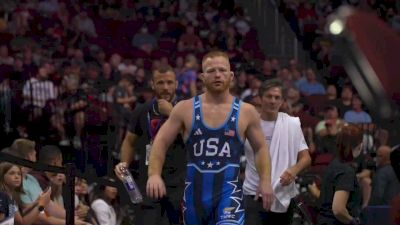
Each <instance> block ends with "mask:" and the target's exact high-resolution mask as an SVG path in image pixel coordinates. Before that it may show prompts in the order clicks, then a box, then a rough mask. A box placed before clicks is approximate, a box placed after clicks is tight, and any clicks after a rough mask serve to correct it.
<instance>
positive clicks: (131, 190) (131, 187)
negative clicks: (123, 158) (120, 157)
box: [123, 169, 143, 204]
mask: <svg viewBox="0 0 400 225" xmlns="http://www.w3.org/2000/svg"><path fill="white" fill-rule="evenodd" d="M123 182H124V186H125V189H126V191H127V192H128V194H129V197H130V198H131V202H132V203H133V204H138V203H141V202H142V201H143V196H142V194H141V193H140V190H139V188H138V186H137V184H136V182H135V180H134V179H133V177H132V174H131V172H129V170H128V169H124V170H123Z"/></svg>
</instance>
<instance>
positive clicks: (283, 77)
mask: <svg viewBox="0 0 400 225" xmlns="http://www.w3.org/2000/svg"><path fill="white" fill-rule="evenodd" d="M278 78H279V80H280V81H281V82H282V84H283V90H284V91H285V92H286V90H287V89H289V88H290V87H294V86H295V83H294V82H293V77H292V74H291V73H290V70H289V69H288V68H283V69H281V70H280V71H279V73H278Z"/></svg>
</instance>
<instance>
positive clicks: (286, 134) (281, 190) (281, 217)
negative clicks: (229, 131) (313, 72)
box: [243, 79, 311, 225]
mask: <svg viewBox="0 0 400 225" xmlns="http://www.w3.org/2000/svg"><path fill="white" fill-rule="evenodd" d="M259 95H260V97H261V103H262V104H261V121H260V123H261V127H262V129H263V132H264V134H265V138H266V140H267V142H268V145H269V147H270V155H271V183H272V187H273V191H274V193H273V194H274V197H275V199H274V202H273V204H272V206H271V211H269V212H267V211H265V210H264V209H263V207H262V202H260V201H256V200H255V199H256V198H255V197H256V196H255V195H256V193H257V187H258V182H259V176H258V174H257V172H256V168H255V163H254V152H253V150H252V149H251V147H250V145H249V144H248V142H246V144H245V154H246V159H247V165H246V171H245V181H244V184H243V192H244V199H245V200H244V202H245V210H246V224H248V225H249V224H250V225H252V224H257V225H259V224H263V225H265V224H280V225H286V224H289V223H290V219H291V218H292V215H290V214H291V213H290V211H288V208H289V204H290V201H291V199H292V198H293V197H295V196H296V195H297V193H298V190H297V189H296V186H295V183H294V181H295V177H296V175H297V174H298V173H300V172H301V171H302V170H304V169H305V168H306V167H308V166H309V165H310V164H311V158H310V155H309V153H308V146H307V144H306V141H305V139H304V135H303V132H302V130H301V125H300V120H299V118H297V117H291V116H289V115H288V114H286V113H281V112H279V108H280V107H281V105H282V103H283V101H284V99H283V86H282V83H281V82H280V81H279V80H276V79H272V80H268V81H266V82H264V83H263V84H262V86H261V88H260V90H259Z"/></svg>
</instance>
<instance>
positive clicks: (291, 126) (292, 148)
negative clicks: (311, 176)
mask: <svg viewBox="0 0 400 225" xmlns="http://www.w3.org/2000/svg"><path fill="white" fill-rule="evenodd" d="M299 132H301V133H299ZM302 138H303V139H304V137H303V134H302V131H301V128H300V120H299V118H298V117H291V116H289V115H288V114H286V113H279V114H278V118H277V120H276V124H275V129H274V132H273V134H272V140H271V145H270V148H269V151H270V155H271V162H272V165H271V182H272V189H273V192H274V195H275V201H274V202H273V204H272V206H271V211H273V212H286V211H287V208H288V207H289V204H290V200H291V198H293V197H295V196H296V195H297V194H298V190H297V188H296V185H295V183H294V182H293V183H291V184H290V185H287V186H282V185H281V184H280V176H281V175H282V174H283V172H285V170H287V169H288V168H290V167H292V166H293V165H295V164H296V163H297V155H298V152H299V151H301V150H303V149H299V147H300V146H301V145H300V144H301V143H300V142H301V140H302Z"/></svg>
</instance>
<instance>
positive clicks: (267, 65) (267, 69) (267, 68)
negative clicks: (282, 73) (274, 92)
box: [262, 59, 276, 79]
mask: <svg viewBox="0 0 400 225" xmlns="http://www.w3.org/2000/svg"><path fill="white" fill-rule="evenodd" d="M262 73H263V75H264V76H265V77H266V79H273V78H276V71H273V70H272V65H271V61H270V60H268V59H266V60H264V62H263V65H262Z"/></svg>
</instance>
